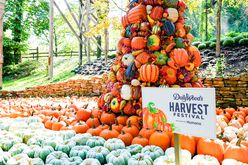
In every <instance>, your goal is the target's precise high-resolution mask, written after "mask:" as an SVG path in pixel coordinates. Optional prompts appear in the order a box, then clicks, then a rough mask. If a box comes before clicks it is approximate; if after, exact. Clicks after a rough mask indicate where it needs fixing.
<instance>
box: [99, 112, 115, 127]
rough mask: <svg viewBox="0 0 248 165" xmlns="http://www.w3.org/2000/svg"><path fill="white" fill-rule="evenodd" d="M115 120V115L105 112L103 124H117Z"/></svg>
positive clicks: (102, 117) (102, 116) (102, 119)
mask: <svg viewBox="0 0 248 165" xmlns="http://www.w3.org/2000/svg"><path fill="white" fill-rule="evenodd" d="M115 118H116V116H115V114H113V113H107V112H103V113H102V115H101V122H102V123H103V124H109V125H111V124H113V123H115Z"/></svg>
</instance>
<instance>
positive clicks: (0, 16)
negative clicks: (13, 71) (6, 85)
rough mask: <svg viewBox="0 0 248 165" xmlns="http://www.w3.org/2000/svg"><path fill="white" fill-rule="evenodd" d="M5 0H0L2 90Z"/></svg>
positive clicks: (1, 80)
mask: <svg viewBox="0 0 248 165" xmlns="http://www.w3.org/2000/svg"><path fill="white" fill-rule="evenodd" d="M4 4H5V0H0V90H1V89H2V87H3V72H2V70H3V69H2V68H3V15H4Z"/></svg>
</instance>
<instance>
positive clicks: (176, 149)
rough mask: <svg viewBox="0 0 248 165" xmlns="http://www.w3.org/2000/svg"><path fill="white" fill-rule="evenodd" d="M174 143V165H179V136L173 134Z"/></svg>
mask: <svg viewBox="0 0 248 165" xmlns="http://www.w3.org/2000/svg"><path fill="white" fill-rule="evenodd" d="M174 142H175V145H174V146H175V161H176V165H181V164H182V163H181V162H182V161H181V141H180V134H177V133H174Z"/></svg>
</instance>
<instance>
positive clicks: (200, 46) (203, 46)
mask: <svg viewBox="0 0 248 165" xmlns="http://www.w3.org/2000/svg"><path fill="white" fill-rule="evenodd" d="M206 48H207V46H206V44H204V43H202V44H199V45H198V49H199V50H202V49H206Z"/></svg>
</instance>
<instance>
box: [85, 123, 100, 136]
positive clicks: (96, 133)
mask: <svg viewBox="0 0 248 165" xmlns="http://www.w3.org/2000/svg"><path fill="white" fill-rule="evenodd" d="M86 132H87V133H90V134H91V135H92V136H99V134H100V133H101V132H102V129H101V127H96V126H95V125H94V124H93V125H92V127H91V128H89V129H88V130H87V131H86Z"/></svg>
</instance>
